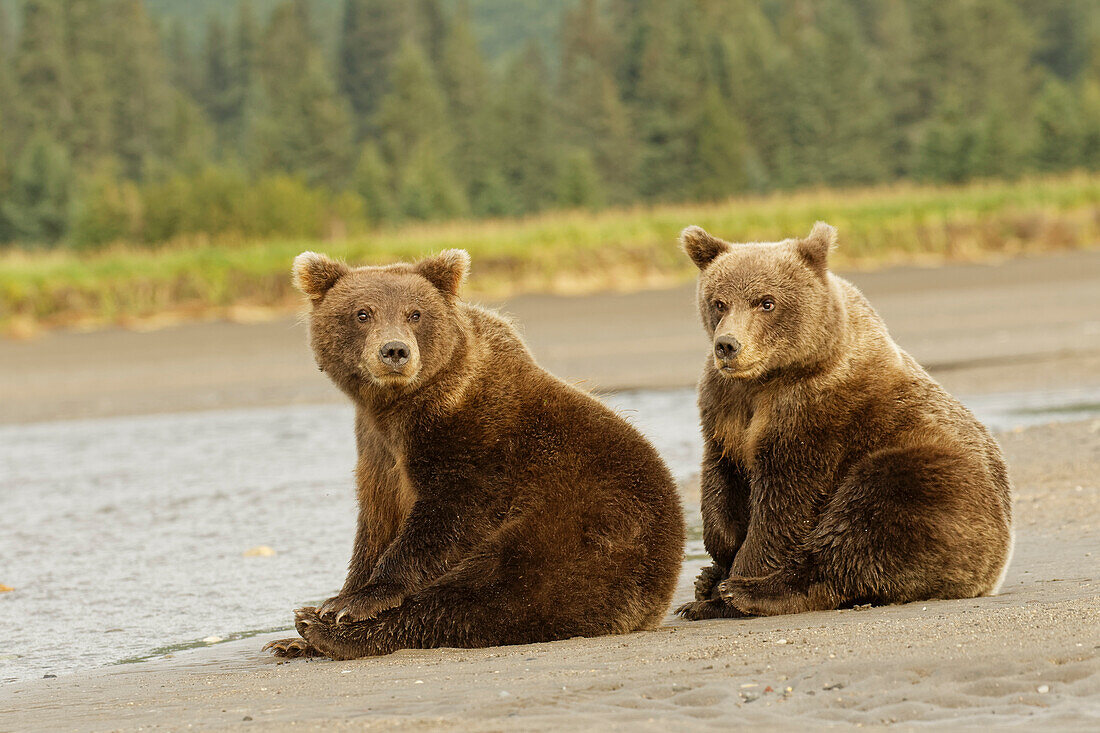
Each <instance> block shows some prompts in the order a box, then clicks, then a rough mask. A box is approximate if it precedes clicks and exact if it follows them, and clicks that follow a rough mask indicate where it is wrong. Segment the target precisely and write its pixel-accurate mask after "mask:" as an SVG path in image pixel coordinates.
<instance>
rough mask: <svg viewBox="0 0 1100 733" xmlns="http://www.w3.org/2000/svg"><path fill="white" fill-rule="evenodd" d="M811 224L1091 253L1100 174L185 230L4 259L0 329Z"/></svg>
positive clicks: (568, 262)
mask: <svg viewBox="0 0 1100 733" xmlns="http://www.w3.org/2000/svg"><path fill="white" fill-rule="evenodd" d="M816 219H825V220H827V221H829V222H830V223H832V224H834V225H836V226H837V227H838V228H839V230H840V236H841V240H840V241H841V245H840V249H839V251H838V252H837V253H836V258H835V264H836V265H837V266H838V267H841V268H844V267H847V268H859V267H874V266H880V265H884V264H897V263H921V264H932V265H934V264H939V263H943V262H949V261H958V260H974V259H981V258H987V257H991V256H1004V255H1015V254H1020V253H1038V252H1049V251H1057V250H1066V249H1078V248H1086V247H1092V246H1095V245H1096V243H1097V242H1098V241H1100V176H1095V175H1084V174H1081V175H1073V176H1068V177H1058V178H1041V179H1028V180H1023V181H1018V182H984V183H975V184H971V185H967V186H962V187H942V186H935V187H932V186H916V185H910V184H904V185H894V186H887V187H877V188H868V189H851V190H819V191H803V192H798V193H786V194H774V195H769V196H762V197H745V198H737V199H732V200H728V201H725V202H721V203H712V204H696V205H664V206H657V207H651V208H650V207H635V208H628V209H618V210H609V211H603V212H599V213H590V212H585V211H569V212H557V213H550V214H545V215H540V216H536V217H531V218H527V219H520V220H496V221H477V222H451V223H446V224H434V225H419V226H405V227H401V228H395V229H386V230H379V231H377V232H374V233H372V234H370V235H368V236H365V237H361V238H352V239H346V240H333V241H316V240H313V241H311V240H297V241H295V240H272V241H241V240H236V239H232V238H224V239H219V240H214V241H210V240H201V239H189V240H185V241H175V242H170V243H167V244H165V245H163V246H161V247H158V248H148V247H142V246H132V245H125V244H118V245H116V246H114V247H111V248H108V249H106V250H104V251H101V252H97V253H94V254H93V253H87V254H81V253H77V252H71V251H51V252H36V251H24V250H9V251H7V252H4V253H2V254H0V329H2V330H3V331H4V332H6V333H8V334H11V335H19V334H27V333H33V332H34V331H36V330H38V329H40V328H44V327H57V326H88V325H103V324H134V323H138V322H143V321H147V320H149V319H163V318H177V319H178V318H201V317H213V316H229V317H234V316H242V315H243V314H255V313H257V312H259V313H264V312H271V311H273V310H274V311H281V310H287V309H292V308H294V307H295V306H296V305H297V303H298V298H297V296H296V294H295V293H294V291H293V290H292V288H291V286H290V280H289V277H288V270H289V267H290V262H291V260H292V259H293V257H294V255H296V254H297V253H298V252H301V251H302V250H306V249H313V250H321V251H325V252H327V253H329V254H331V255H334V256H338V257H342V258H345V259H347V260H348V261H350V262H353V263H384V262H389V261H393V260H397V259H405V258H417V257H422V256H424V255H426V254H428V253H430V252H434V251H438V250H440V249H444V248H448V247H463V248H465V249H468V250H469V251H470V253H471V254H472V255H473V258H474V268H473V274H472V279H471V283H470V290H471V291H472V292H475V293H478V294H481V295H490V296H503V295H508V294H513V293H516V292H524V291H544V292H569V293H574V292H583V291H591V290H599V289H630V288H640V287H647V286H654V285H661V284H671V283H674V282H678V281H682V280H684V279H686V278H688V277H690V276H691V266H690V263H688V262H687V260H686V258H684V257H683V256H682V255H681V254H680V253H679V252H678V250H677V248H676V245H675V241H676V235H677V232H678V231H679V230H680V229H681V228H683V227H684V226H685V225H687V224H698V225H700V226H703V227H705V228H707V229H709V230H711V231H713V232H715V233H717V234H719V235H721V236H723V237H725V238H727V239H733V240H743V241H747V240H773V239H777V238H782V237H786V236H793V235H799V234H802V233H804V232H807V231H809V228H810V226H811V225H812V223H813V222H814V221H815V220H816Z"/></svg>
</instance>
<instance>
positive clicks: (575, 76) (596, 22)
mask: <svg viewBox="0 0 1100 733" xmlns="http://www.w3.org/2000/svg"><path fill="white" fill-rule="evenodd" d="M561 47H562V59H561V71H560V75H559V79H560V81H559V93H558V99H559V100H560V109H559V112H558V116H559V118H560V119H561V120H562V126H563V137H564V139H565V140H566V141H567V142H569V143H570V144H571V145H572V146H574V147H576V148H580V149H583V150H586V151H588V153H589V155H588V156H587V160H588V161H589V162H591V163H592V165H593V166H594V170H595V171H596V172H597V175H598V178H599V180H600V181H601V184H600V188H601V189H606V190H607V192H608V194H609V197H610V199H611V200H612V201H613V202H615V203H623V202H625V201H628V200H630V198H631V197H632V194H633V191H632V186H633V184H634V182H635V172H636V165H637V160H636V154H637V148H636V145H635V142H634V137H633V129H632V125H631V122H630V115H629V112H628V110H627V108H626V105H625V104H624V103H623V100H622V98H621V96H620V94H619V89H618V86H617V85H616V83H615V63H616V59H615V56H614V52H615V47H616V42H615V39H614V35H613V33H612V31H611V29H610V28H609V27H608V25H607V23H606V22H605V20H604V19H603V17H602V16H601V14H600V12H599V8H598V6H597V4H596V2H595V0H583V2H582V3H581V4H580V5H579V6H578V7H577V8H575V9H573V10H567V11H566V14H565V18H564V21H563V24H562V39H561ZM581 159H582V158H577V160H578V161H579V160H581Z"/></svg>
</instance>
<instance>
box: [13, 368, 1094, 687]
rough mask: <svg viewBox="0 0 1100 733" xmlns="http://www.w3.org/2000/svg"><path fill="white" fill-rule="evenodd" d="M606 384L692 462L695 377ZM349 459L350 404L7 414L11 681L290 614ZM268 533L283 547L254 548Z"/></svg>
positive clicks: (1078, 401) (345, 485)
mask: <svg viewBox="0 0 1100 733" xmlns="http://www.w3.org/2000/svg"><path fill="white" fill-rule="evenodd" d="M604 399H605V400H606V401H607V402H608V403H609V404H611V405H612V406H614V407H615V408H616V409H618V410H619V411H620V412H621V413H622V414H623V415H624V416H626V417H627V419H629V420H630V421H631V422H633V423H634V424H635V425H637V426H638V428H639V429H640V430H641V431H642V432H643V433H645V434H646V435H647V436H648V437H649V438H650V439H651V440H652V441H653V442H654V444H655V445H656V446H657V448H658V449H659V450H660V451H661V453H662V455H663V456H664V457H665V459H666V460H667V461H668V463H669V466H670V468H671V469H672V471H673V474H674V475H675V476H676V478H677V480H679V481H681V482H686V481H690V480H691V479H692V478H693V477H694V475H695V474H696V472H697V465H698V460H699V455H700V453H701V441H700V438H699V434H698V428H697V419H696V413H695V397H694V390H690V389H684V390H669V391H649V392H631V393H620V394H616V395H610V396H606V397H605V398H604ZM968 404H970V406H971V407H972V409H974V410H975V412H976V413H977V414H978V416H979V417H980V418H982V419H983V420H985V421H986V422H987V423H988V424H989V425H990V426H991V427H992V428H994V429H1004V428H1011V427H1014V426H1016V425H1028V424H1034V423H1042V422H1050V421H1061V420H1075V419H1080V418H1084V417H1094V416H1098V415H1100V391H1094V392H1089V391H1087V390H1073V391H1067V392H1061V393H1043V394H1016V395H999V396H996V397H982V398H978V399H974V400H970V401H968ZM354 463H355V449H354V440H353V436H352V411H351V409H350V407H346V406H309V407H302V406H298V407H281V408H271V409H252V410H233V411H219V412H206V413H189V414H179V415H155V416H147V417H122V418H111V419H102V420H80V421H68V422H52V423H39V424H33V425H10V426H0V583H2V584H6V585H8V586H11V587H13V588H14V589H15V590H14V591H12V592H10V593H2V594H0V618H2V619H3V620H5V621H6V622H7V623H6V627H7V629H6V634H5V635H4V637H3V639H2V641H0V681H5V682H6V681H13V680H18V679H28V678H33V677H41V676H42V675H43V674H64V673H67V672H71V671H74V670H78V669H84V668H89V667H96V666H101V665H104V664H110V663H115V662H119V661H124V660H133V659H139V658H148V657H151V656H158V655H162V654H166V653H170V652H171V651H173V650H175V649H182V648H187V647H189V646H195V645H202V644H204V643H205V642H204V641H202V640H203V639H207V638H210V637H220V638H222V639H232V638H240V637H241V636H242V635H249V634H253V633H260V632H263V631H268V630H272V629H276V628H289V625H290V621H291V609H292V608H294V607H295V606H296V605H302V604H305V603H311V602H315V601H319V600H322V599H324V598H326V597H328V596H330V595H332V593H334V592H335V591H336V590H337V589H338V588H339V587H340V585H341V584H342V582H343V576H344V568H345V563H346V562H347V559H348V556H349V555H350V551H351V543H352V536H353V532H354V525H355V506H354V498H353V478H352V470H353V467H354ZM689 519H690V521H691V522H692V523H693V526H692V527H691V530H690V532H689V542H688V552H687V562H693V563H694V564H695V565H698V564H699V558H701V557H702V543H701V538H700V532H699V526H698V512H697V511H691V512H690V513H689ZM259 545H267V546H269V547H271V548H273V549H274V550H275V554H274V556H269V557H245V556H244V555H243V553H245V551H246V550H248V549H250V548H253V547H256V546H259Z"/></svg>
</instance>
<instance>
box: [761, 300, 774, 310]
mask: <svg viewBox="0 0 1100 733" xmlns="http://www.w3.org/2000/svg"><path fill="white" fill-rule="evenodd" d="M760 310H762V311H773V310H775V300H773V299H772V298H764V299H763V300H762V301H760Z"/></svg>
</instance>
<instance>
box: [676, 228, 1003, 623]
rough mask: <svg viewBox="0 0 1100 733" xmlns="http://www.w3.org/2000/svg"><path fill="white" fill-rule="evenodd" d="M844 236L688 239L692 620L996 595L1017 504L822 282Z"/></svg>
mask: <svg viewBox="0 0 1100 733" xmlns="http://www.w3.org/2000/svg"><path fill="white" fill-rule="evenodd" d="M835 242H836V231H835V230H834V229H833V228H832V227H831V226H828V225H827V224H824V223H821V222H819V223H818V224H816V225H815V226H814V228H813V231H812V232H810V235H809V236H808V237H806V238H805V239H788V240H785V241H782V242H769V243H749V244H731V243H729V242H725V241H723V240H721V239H718V238H716V237H712V236H711V235H709V234H708V233H707V232H705V231H703V230H702V229H700V228H698V227H689V228H687V229H685V230H684V231H683V233H682V235H681V243H682V246H683V248H684V250H685V252H686V253H687V255H688V256H689V257H690V258H691V259H692V261H693V262H694V263H695V264H696V265H697V266H698V267H699V269H700V271H701V273H700V276H699V285H698V306H699V312H700V315H701V316H702V320H703V326H704V327H705V328H706V331H707V333H708V334H709V335H710V337H711V339H712V343H711V352H710V354H709V355H708V357H707V361H706V366H705V368H704V371H703V375H702V378H701V380H700V383H699V412H700V417H701V424H702V429H703V437H704V441H705V448H704V457H703V464H702V477H701V481H702V487H701V503H702V513H703V539H704V543H705V546H706V549H707V552H708V553H709V554H710V556H711V558H712V559H713V561H714V562H713V565H711V566H709V567H707V568H705V569H704V570H703V571H702V573H701V574H700V576H699V579H698V580H697V581H696V597H695V600H694V601H693V602H691V603H688V604H686V605H684V606H683V607H681V608H680V609H679V613H680V614H681V615H682V616H684V617H685V618H688V619H692V620H697V619H704V618H716V617H738V616H750V615H772V614H783V613H798V612H801V611H814V610H825V609H833V608H838V607H842V606H850V605H853V604H862V603H873V604H889V603H905V602H909V601H917V600H924V599H931V598H968V597H973V596H980V595H986V594H991V593H994V592H996V590H997V587H998V586H999V584H1000V582H1001V581H1002V579H1003V577H1004V572H1005V569H1006V567H1007V564H1008V561H1009V556H1010V554H1011V548H1012V512H1011V489H1010V486H1009V481H1008V477H1007V474H1006V471H1005V465H1004V460H1003V458H1002V456H1001V451H1000V449H999V447H998V445H997V443H996V441H994V439H993V438H992V437H991V436H990V434H989V432H988V431H987V430H986V429H985V427H984V426H983V425H982V424H981V423H979V422H978V420H977V419H976V418H975V417H974V416H973V415H972V414H971V413H970V412H969V411H968V410H967V409H966V408H965V407H963V406H962V404H960V403H959V402H958V401H957V400H955V399H954V398H953V397H951V396H950V395H949V394H947V393H946V392H945V391H944V390H943V389H942V388H941V387H940V386H939V384H937V383H936V382H935V381H934V380H933V379H932V378H931V377H930V376H928V374H927V373H926V372H925V371H924V370H923V369H922V368H921V367H920V366H919V365H918V364H917V362H916V361H914V359H913V358H912V357H911V356H909V354H907V353H905V352H904V351H903V350H901V349H900V348H898V346H897V345H896V344H895V343H894V341H893V340H892V339H891V338H890V335H889V333H888V332H887V330H886V326H885V324H884V323H883V322H882V319H881V318H879V316H878V314H877V313H875V311H874V309H873V308H872V307H871V305H870V304H869V303H868V302H867V300H866V299H865V298H864V297H863V295H861V294H860V292H859V291H858V290H857V289H856V288H855V287H854V286H852V285H851V284H850V283H848V282H847V281H845V280H843V279H842V278H840V277H837V276H836V275H834V274H832V273H831V272H829V269H828V255H829V251H830V249H831V248H832V247H833V246H834V244H835Z"/></svg>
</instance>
